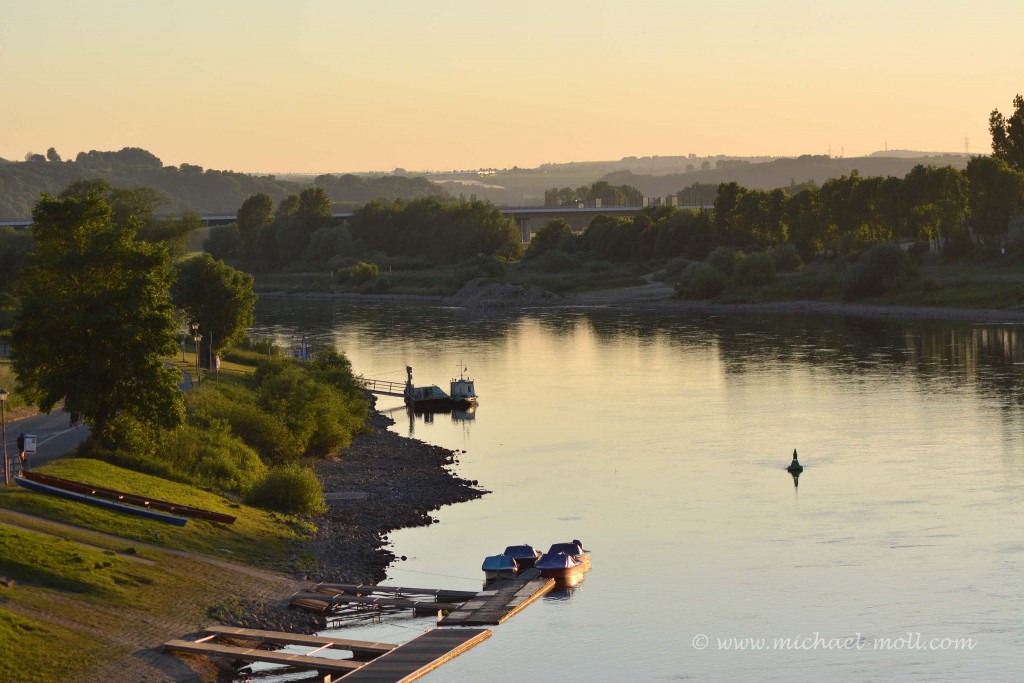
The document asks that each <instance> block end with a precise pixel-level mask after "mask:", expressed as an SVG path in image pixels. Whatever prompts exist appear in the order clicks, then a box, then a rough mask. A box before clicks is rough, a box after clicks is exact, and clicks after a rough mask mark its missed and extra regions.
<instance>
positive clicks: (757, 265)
mask: <svg viewBox="0 0 1024 683" xmlns="http://www.w3.org/2000/svg"><path fill="white" fill-rule="evenodd" d="M774 279H775V259H774V258H773V257H772V255H771V254H770V253H768V252H765V251H760V252H757V253H754V254H748V255H747V256H743V257H741V258H740V259H739V260H738V261H737V262H736V267H735V269H734V271H733V280H734V281H735V282H736V284H738V285H740V286H741V287H762V286H764V285H768V284H771V282H772V280H774Z"/></svg>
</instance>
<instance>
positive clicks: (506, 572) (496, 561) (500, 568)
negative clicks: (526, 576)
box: [480, 555, 519, 581]
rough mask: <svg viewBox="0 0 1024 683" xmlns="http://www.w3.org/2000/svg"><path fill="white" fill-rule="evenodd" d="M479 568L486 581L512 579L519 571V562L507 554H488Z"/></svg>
mask: <svg viewBox="0 0 1024 683" xmlns="http://www.w3.org/2000/svg"><path fill="white" fill-rule="evenodd" d="M480 568H481V569H483V570H484V576H485V578H486V579H487V580H488V581H494V580H496V579H514V578H515V577H516V574H517V573H518V572H519V564H518V563H517V562H516V561H515V560H514V559H513V558H511V557H509V556H508V555H489V556H487V557H485V558H484V563H483V564H482V565H481V566H480Z"/></svg>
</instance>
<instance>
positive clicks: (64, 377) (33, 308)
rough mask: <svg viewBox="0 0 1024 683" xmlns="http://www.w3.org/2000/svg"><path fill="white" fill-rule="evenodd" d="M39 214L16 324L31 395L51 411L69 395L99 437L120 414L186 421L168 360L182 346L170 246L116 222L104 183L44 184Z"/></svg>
mask: <svg viewBox="0 0 1024 683" xmlns="http://www.w3.org/2000/svg"><path fill="white" fill-rule="evenodd" d="M32 218H33V226H32V235H33V237H34V238H35V243H36V251H35V253H34V254H33V255H32V256H31V258H30V260H29V265H28V267H27V268H26V270H25V272H24V275H23V277H22V279H21V281H20V283H19V286H18V294H19V296H20V300H21V308H20V309H19V311H18V313H17V315H16V317H15V323H14V327H13V329H12V333H11V342H12V346H13V350H14V368H15V371H16V372H17V374H18V378H19V380H20V382H21V385H22V389H23V391H24V393H25V396H26V398H28V399H29V400H30V401H33V402H36V403H38V405H39V407H40V408H42V409H43V410H44V411H46V412H49V411H51V410H52V409H53V408H54V407H55V406H56V405H57V403H58V402H60V401H63V402H64V409H65V410H67V411H68V412H69V413H70V414H71V419H72V421H73V422H79V421H83V422H85V423H86V424H87V425H89V427H90V428H91V429H92V433H93V438H94V440H95V441H97V442H99V443H101V444H106V443H108V441H109V437H110V435H111V433H112V430H113V427H114V423H115V421H117V420H118V419H120V418H127V419H129V420H134V421H137V422H138V423H140V424H142V425H145V426H147V427H150V428H156V427H167V428H170V427H174V426H176V425H178V424H180V423H181V421H182V420H183V418H184V402H183V399H182V395H181V391H180V390H179V389H178V386H177V383H178V379H179V378H180V375H179V373H178V372H177V371H175V370H170V369H168V368H165V367H164V366H163V364H162V363H161V361H160V357H161V356H166V355H169V354H173V353H175V351H176V349H177V347H176V345H175V341H174V334H175V323H174V306H173V304H172V303H171V299H170V296H169V287H170V278H171V273H170V269H169V268H168V256H167V250H166V249H164V248H163V247H162V246H160V245H154V244H149V243H146V242H140V241H138V240H137V239H136V236H135V230H134V229H133V228H132V226H131V225H117V224H115V223H114V222H113V221H112V220H111V209H110V205H109V204H108V203H107V201H106V198H105V197H104V194H103V193H102V192H100V191H95V190H94V191H92V192H88V193H85V194H79V193H75V192H73V193H70V194H62V195H61V196H60V197H59V198H54V197H51V196H50V195H45V194H44V195H43V196H42V198H40V200H39V202H38V203H37V204H36V206H35V209H34V210H33V212H32Z"/></svg>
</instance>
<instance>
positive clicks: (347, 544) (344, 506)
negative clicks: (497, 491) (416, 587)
mask: <svg viewBox="0 0 1024 683" xmlns="http://www.w3.org/2000/svg"><path fill="white" fill-rule="evenodd" d="M393 422H394V421H393V420H391V419H390V418H388V417H385V416H384V415H381V414H379V413H374V415H373V417H372V419H371V425H370V428H371V431H370V433H369V434H364V435H361V436H358V437H356V438H355V439H354V440H353V443H352V446H351V447H350V448H349V449H348V450H347V451H345V453H344V454H343V455H342V457H341V459H339V460H324V461H321V462H320V463H318V464H317V466H316V472H317V475H318V476H319V477H320V480H321V481H322V482H323V484H324V492H325V494H326V497H327V499H328V502H327V505H328V509H327V514H326V515H324V516H323V517H321V518H320V519H318V520H317V526H318V527H319V531H318V533H317V536H316V538H315V539H314V540H313V542H312V544H311V548H310V549H311V550H312V552H313V555H314V557H316V560H317V564H318V566H319V568H318V569H317V570H316V571H315V572H314V573H313V574H312V575H311V576H310V577H309V578H310V579H311V580H315V581H334V582H339V583H378V582H380V581H381V580H383V579H384V576H385V570H386V569H387V566H388V565H389V564H391V562H393V561H394V560H395V555H394V554H393V553H392V552H391V551H390V550H388V549H387V548H386V547H385V545H386V544H387V534H388V532H390V531H393V530H395V529H402V528H405V527H414V526H427V525H429V524H432V523H434V521H435V520H434V519H433V518H432V517H431V516H430V513H431V512H432V511H434V510H436V509H438V508H440V507H441V506H443V505H451V504H452V503H461V502H463V501H467V500H473V499H474V498H479V497H481V496H482V495H484V494H485V493H487V491H485V490H483V489H481V488H479V487H478V486H477V482H475V481H468V480H466V479H462V478H461V477H459V476H457V475H455V474H454V473H453V472H452V471H451V469H450V468H451V466H452V465H455V464H457V462H458V459H457V455H456V453H455V452H454V451H450V450H448V449H446V448H441V447H439V446H433V445H431V444H428V443H425V442H423V441H420V440H418V439H411V438H408V437H404V436H399V435H398V434H394V433H393V432H389V431H387V429H386V427H387V426H388V425H390V424H393Z"/></svg>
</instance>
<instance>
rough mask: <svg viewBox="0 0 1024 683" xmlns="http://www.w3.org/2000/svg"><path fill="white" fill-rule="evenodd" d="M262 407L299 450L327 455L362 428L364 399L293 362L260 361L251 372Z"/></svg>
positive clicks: (340, 446) (345, 443)
mask: <svg viewBox="0 0 1024 683" xmlns="http://www.w3.org/2000/svg"><path fill="white" fill-rule="evenodd" d="M254 379H255V381H256V384H257V385H258V387H259V397H260V398H259V400H260V404H261V405H262V407H263V409H264V410H266V411H267V412H269V413H273V414H274V415H276V416H279V417H280V419H281V420H282V421H283V422H284V424H285V425H287V429H288V431H289V432H290V433H291V436H292V440H293V442H294V443H295V445H296V447H297V448H298V449H299V452H301V453H305V454H308V455H329V454H331V453H333V452H336V451H338V450H340V449H343V448H348V447H349V445H351V443H352V435H353V434H356V433H358V432H360V431H362V430H363V429H365V417H366V402H365V400H363V398H362V396H361V395H360V396H355V395H352V394H348V395H346V394H343V393H342V392H341V390H340V389H335V388H334V387H332V386H331V385H330V384H328V383H327V382H325V381H318V380H317V379H316V377H315V376H314V375H312V374H310V373H309V372H307V368H306V367H304V366H300V365H299V364H297V363H276V364H273V365H271V364H269V363H264V364H263V365H261V366H259V367H258V368H257V369H256V374H255V375H254Z"/></svg>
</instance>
